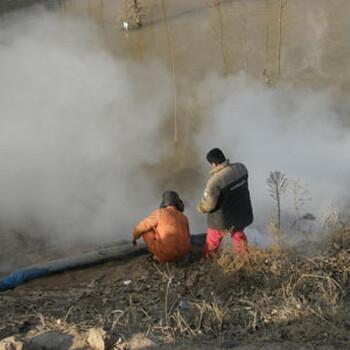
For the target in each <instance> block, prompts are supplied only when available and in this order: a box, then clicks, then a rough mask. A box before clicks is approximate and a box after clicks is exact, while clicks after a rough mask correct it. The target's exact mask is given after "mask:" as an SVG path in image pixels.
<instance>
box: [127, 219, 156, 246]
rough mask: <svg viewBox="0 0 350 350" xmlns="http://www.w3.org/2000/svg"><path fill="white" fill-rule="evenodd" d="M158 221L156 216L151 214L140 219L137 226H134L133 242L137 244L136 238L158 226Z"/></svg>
mask: <svg viewBox="0 0 350 350" xmlns="http://www.w3.org/2000/svg"><path fill="white" fill-rule="evenodd" d="M157 225H158V222H157V220H156V218H155V217H154V216H153V215H152V214H151V215H150V216H149V217H147V218H145V219H143V220H142V221H140V222H139V223H138V224H137V226H136V227H135V228H134V232H133V234H132V236H133V240H132V243H133V244H134V245H136V240H138V239H139V238H140V237H141V236H142V235H143V234H144V233H146V232H148V231H150V230H152V229H153V227H157Z"/></svg>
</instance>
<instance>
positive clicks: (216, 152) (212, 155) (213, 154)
mask: <svg viewBox="0 0 350 350" xmlns="http://www.w3.org/2000/svg"><path fill="white" fill-rule="evenodd" d="M225 160H226V157H225V155H224V153H223V152H222V151H221V149H220V148H213V149H211V150H210V151H209V152H208V153H207V161H208V162H209V163H210V165H211V166H212V167H215V166H217V165H219V164H221V163H223V162H224V161H225Z"/></svg>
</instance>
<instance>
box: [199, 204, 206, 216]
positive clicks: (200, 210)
mask: <svg viewBox="0 0 350 350" xmlns="http://www.w3.org/2000/svg"><path fill="white" fill-rule="evenodd" d="M197 210H198V211H199V212H200V213H202V214H205V213H206V212H207V211H206V210H205V209H204V208H203V206H202V202H199V203H198V205H197Z"/></svg>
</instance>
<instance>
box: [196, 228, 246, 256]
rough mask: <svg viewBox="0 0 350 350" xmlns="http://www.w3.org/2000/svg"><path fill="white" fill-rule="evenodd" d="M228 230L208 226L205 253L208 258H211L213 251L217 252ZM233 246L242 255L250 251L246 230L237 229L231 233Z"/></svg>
mask: <svg viewBox="0 0 350 350" xmlns="http://www.w3.org/2000/svg"><path fill="white" fill-rule="evenodd" d="M226 233H227V232H223V231H216V230H213V229H211V228H209V227H208V232H207V240H206V242H205V246H204V251H203V255H204V257H205V258H206V259H209V258H211V256H212V255H213V253H215V252H216V251H217V250H218V248H219V246H220V243H221V241H222V239H223V238H224V236H225V234H226ZM231 237H232V242H233V246H234V248H235V250H236V252H237V254H239V255H241V254H243V253H245V252H247V251H248V242H247V237H246V235H245V234H244V231H243V230H241V231H235V232H232V233H231Z"/></svg>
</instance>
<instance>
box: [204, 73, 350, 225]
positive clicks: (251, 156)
mask: <svg viewBox="0 0 350 350" xmlns="http://www.w3.org/2000/svg"><path fill="white" fill-rule="evenodd" d="M214 81H215V83H213V82H214ZM200 95H201V96H202V99H206V98H207V99H208V100H210V104H212V108H211V109H210V112H209V114H208V115H207V125H206V128H205V129H204V130H203V132H202V133H201V135H200V137H199V138H198V144H199V147H201V148H203V149H210V148H211V147H216V146H218V147H221V148H222V149H223V150H224V151H225V153H226V155H227V157H229V158H230V160H231V161H233V162H235V161H242V162H243V163H245V164H246V166H247V167H248V170H249V172H250V189H251V196H252V201H253V206H254V212H255V222H254V224H253V225H252V227H256V228H259V229H262V230H263V231H266V230H264V227H265V228H266V226H267V223H268V222H269V221H270V215H269V213H270V211H271V210H273V205H274V204H273V203H272V199H271V198H270V197H269V194H268V186H267V184H266V179H267V178H268V176H269V174H270V172H271V171H274V170H279V171H281V172H282V173H284V174H285V175H286V176H287V178H288V179H290V180H299V181H300V183H301V184H302V185H304V186H306V187H307V189H308V192H309V195H307V196H306V197H304V199H307V198H309V197H311V201H307V203H305V204H304V205H301V206H300V211H301V214H305V213H307V212H311V213H312V214H313V215H315V216H316V217H317V219H318V220H319V222H320V223H322V222H324V215H325V213H326V212H327V210H329V207H330V205H331V204H332V203H345V201H346V200H348V199H349V197H350V195H349V193H347V190H346V189H347V186H348V182H349V181H348V179H349V177H350V162H349V155H348V152H347V149H349V148H350V130H349V129H348V128H346V127H345V126H344V125H342V123H341V120H340V115H342V114H348V113H349V111H350V105H347V106H343V108H346V109H347V110H346V111H341V113H340V115H338V114H337V113H336V108H335V107H336V101H335V99H334V98H333V97H332V95H331V93H330V92H327V91H325V92H319V91H311V90H307V89H295V88H293V87H292V86H277V87H276V88H270V89H269V88H265V87H264V86H263V85H262V84H261V83H258V82H256V81H251V80H249V79H248V78H247V77H246V76H244V75H242V76H238V77H237V76H236V77H229V78H226V79H225V78H220V77H217V76H210V77H209V79H208V80H206V81H204V82H203V84H202V91H201V93H200ZM203 140H204V141H205V143H203ZM286 197H287V198H286V199H285V201H284V202H283V203H282V206H283V208H282V209H284V210H287V211H289V212H290V214H291V216H293V208H292V205H291V202H292V200H293V194H292V193H291V192H289V193H288V194H287V196H286ZM300 199H303V198H300Z"/></svg>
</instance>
